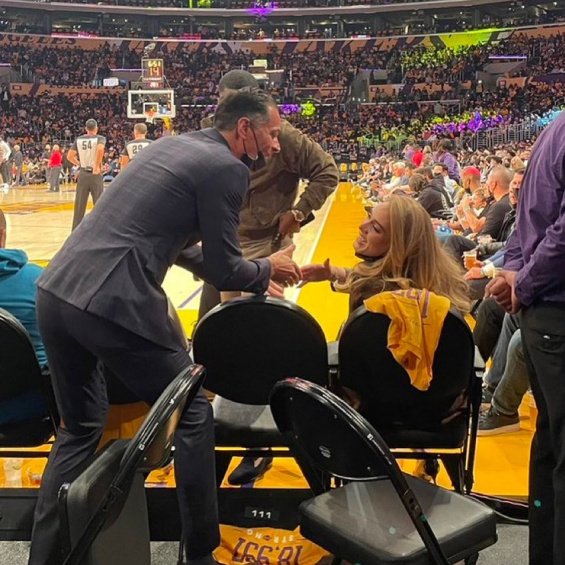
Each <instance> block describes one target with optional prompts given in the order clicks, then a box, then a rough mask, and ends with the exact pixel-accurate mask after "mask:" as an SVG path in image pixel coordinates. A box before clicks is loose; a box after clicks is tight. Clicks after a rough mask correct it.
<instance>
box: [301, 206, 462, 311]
mask: <svg viewBox="0 0 565 565" xmlns="http://www.w3.org/2000/svg"><path fill="white" fill-rule="evenodd" d="M353 248H354V250H355V255H356V256H357V257H359V258H360V259H361V262H360V263H358V264H357V265H356V266H355V267H354V268H353V269H346V268H344V267H336V266H333V265H331V264H330V260H329V259H327V260H326V262H325V263H324V264H323V265H306V266H304V267H303V268H302V278H303V280H304V281H305V282H318V281H330V282H331V284H332V287H333V289H334V290H336V291H340V292H347V293H349V295H350V310H351V311H353V310H354V309H355V308H357V307H358V306H360V305H361V304H362V303H363V301H364V300H366V299H367V298H370V297H371V296H374V295H375V294H378V293H379V292H384V291H387V290H397V289H406V288H421V289H427V290H430V291H431V292H434V293H436V294H438V295H440V296H445V297H447V298H449V300H450V301H451V303H452V304H453V306H454V307H455V308H457V309H458V310H459V311H461V312H468V311H469V307H470V303H469V299H468V298H467V285H466V283H465V282H464V281H463V277H462V271H461V268H460V267H458V265H457V264H456V262H455V261H454V260H453V259H452V258H451V257H449V255H448V254H447V253H446V252H445V251H444V250H443V249H442V247H441V245H440V244H439V242H438V240H437V239H436V236H435V233H434V229H433V227H432V223H431V222H430V217H429V215H428V214H427V212H426V211H425V210H424V208H423V207H422V206H420V204H418V203H417V202H415V201H414V200H412V199H411V198H407V197H405V196H399V195H393V196H391V198H390V199H389V200H388V201H387V202H384V203H382V204H378V205H377V206H375V207H374V208H373V210H372V212H371V215H370V217H369V218H368V219H367V220H366V221H365V222H363V223H362V224H361V225H360V227H359V237H358V238H357V239H356V240H355V242H354V243H353Z"/></svg>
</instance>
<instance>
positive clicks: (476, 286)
mask: <svg viewBox="0 0 565 565" xmlns="http://www.w3.org/2000/svg"><path fill="white" fill-rule="evenodd" d="M524 173H525V171H524V170H521V171H516V172H515V173H514V177H513V178H512V182H511V183H510V193H509V200H510V205H511V206H512V208H511V210H510V211H509V212H508V213H507V214H506V216H505V217H504V220H503V222H502V227H501V228H500V234H499V237H500V241H492V242H487V243H480V244H479V245H478V247H477V255H478V256H479V258H480V259H481V260H480V261H478V262H476V263H475V266H474V267H472V268H471V269H469V270H468V271H467V273H466V274H465V279H466V280H467V281H469V285H470V291H471V298H473V299H476V300H478V299H480V298H482V296H483V295H484V290H485V287H486V285H487V283H488V281H489V279H490V278H493V277H494V276H495V274H496V269H500V268H502V266H503V264H504V248H505V246H506V241H507V240H508V238H509V237H510V235H511V234H512V232H513V231H514V227H515V226H516V206H517V205H518V194H519V192H520V187H521V186H522V180H523V179H524Z"/></svg>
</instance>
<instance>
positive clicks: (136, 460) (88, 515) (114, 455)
mask: <svg viewBox="0 0 565 565" xmlns="http://www.w3.org/2000/svg"><path fill="white" fill-rule="evenodd" d="M203 379H204V368H203V367H201V366H199V365H192V366H190V367H189V368H187V369H185V370H184V371H182V372H181V373H180V374H179V375H178V376H177V377H176V378H175V380H174V381H173V382H171V384H170V385H169V386H168V387H167V388H166V389H165V391H164V392H163V394H162V395H161V396H160V397H159V399H158V400H157V402H155V404H154V405H153V407H152V408H151V410H150V411H149V414H148V415H147V417H146V418H145V421H144V423H143V425H142V426H141V428H140V429H139V430H138V432H137V433H136V435H135V436H134V438H133V439H132V440H131V441H125V440H118V441H116V442H112V443H111V444H109V445H107V446H106V447H105V449H103V450H101V451H100V452H99V453H98V454H97V455H96V457H95V459H94V460H93V462H92V463H91V464H90V465H89V466H88V467H87V469H86V470H85V471H84V472H83V473H82V474H81V475H80V476H79V477H78V478H77V479H76V480H74V481H73V482H72V483H70V484H65V485H63V486H62V487H61V490H60V491H59V508H60V514H61V518H62V520H61V521H62V524H63V534H65V537H66V538H67V540H66V541H67V548H68V550H69V553H68V556H67V558H66V560H65V565H118V564H120V565H129V564H131V565H134V564H135V565H144V564H149V563H150V548H149V525H148V517H147V506H146V500H145V492H144V478H145V473H147V472H148V471H151V470H153V469H158V468H160V467H163V466H165V465H166V464H167V462H168V460H169V458H170V453H171V448H172V444H173V436H174V433H175V430H176V427H177V424H178V422H179V420H180V418H181V415H182V413H183V411H184V409H185V406H186V405H189V404H190V403H191V402H192V400H193V399H194V397H195V395H196V393H197V392H198V390H199V389H200V386H201V385H202V381H203Z"/></svg>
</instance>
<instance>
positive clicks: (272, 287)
mask: <svg viewBox="0 0 565 565" xmlns="http://www.w3.org/2000/svg"><path fill="white" fill-rule="evenodd" d="M265 294H266V295H267V296H272V297H273V298H284V286H281V285H280V284H277V283H276V282H273V281H270V282H269V288H268V289H267V292H266V293H265Z"/></svg>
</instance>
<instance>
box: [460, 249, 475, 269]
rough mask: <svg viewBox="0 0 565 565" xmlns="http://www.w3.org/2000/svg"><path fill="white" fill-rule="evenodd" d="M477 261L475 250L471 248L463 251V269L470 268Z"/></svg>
mask: <svg viewBox="0 0 565 565" xmlns="http://www.w3.org/2000/svg"><path fill="white" fill-rule="evenodd" d="M476 262H477V250H476V249H473V250H471V251H465V252H463V264H464V265H465V269H467V270H469V269H472V268H473V267H474V266H475V264H476Z"/></svg>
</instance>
